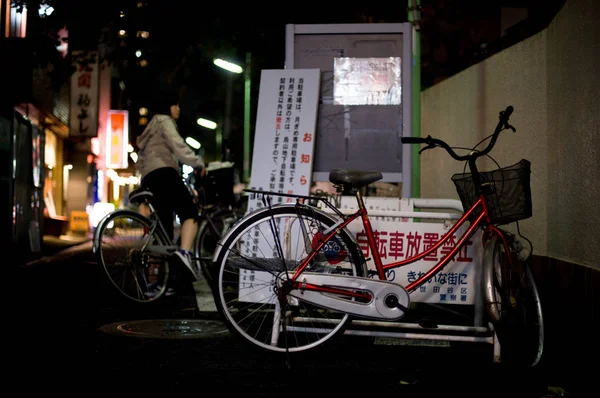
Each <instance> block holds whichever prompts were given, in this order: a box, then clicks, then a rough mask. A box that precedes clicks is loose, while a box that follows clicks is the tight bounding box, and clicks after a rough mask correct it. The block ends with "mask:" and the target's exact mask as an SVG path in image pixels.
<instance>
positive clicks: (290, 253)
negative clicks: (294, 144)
mask: <svg viewBox="0 0 600 398" xmlns="http://www.w3.org/2000/svg"><path fill="white" fill-rule="evenodd" d="M272 220H275V221H276V222H277V226H278V229H276V232H277V233H276V234H275V231H273V230H271V229H270V228H271V226H272V225H271V223H270V222H271V221H272ZM337 221H338V220H336V219H335V218H334V217H333V216H331V215H328V214H326V213H324V212H322V211H320V210H318V209H316V208H312V207H309V206H305V205H288V204H279V205H275V206H272V207H271V208H263V209H259V210H256V211H254V212H252V213H250V214H248V215H247V216H246V217H244V218H243V219H242V220H241V221H240V222H239V223H238V224H237V225H236V226H235V227H234V228H232V229H231V230H230V231H229V233H228V234H227V236H226V237H225V238H224V239H223V245H222V247H220V248H218V251H217V253H216V254H215V258H216V261H215V262H216V265H217V267H218V272H217V275H216V276H217V278H216V279H215V282H216V284H215V303H216V306H217V309H218V310H219V312H220V314H221V316H222V318H223V319H224V322H225V324H226V325H227V326H228V327H229V329H230V331H231V332H232V335H234V336H238V337H242V338H244V339H246V340H247V341H249V342H250V343H252V344H253V345H254V346H256V347H260V348H262V349H266V350H269V351H273V352H276V353H294V352H301V351H306V350H310V349H314V348H316V347H318V346H320V345H322V344H324V343H325V342H327V341H330V340H333V339H332V337H334V336H336V335H341V334H343V332H344V330H345V329H346V327H347V326H348V325H349V323H350V322H351V317H350V316H349V315H348V314H345V313H340V312H337V311H333V310H329V309H325V308H321V307H317V306H315V305H312V304H309V303H306V302H303V301H302V300H301V299H297V298H293V297H291V296H287V298H286V301H285V304H284V307H285V308H284V309H280V308H278V307H279V306H280V305H279V303H280V302H279V301H278V300H277V296H276V293H275V291H274V289H273V287H274V285H275V279H276V278H275V277H273V276H272V275H274V274H276V273H277V270H276V269H270V270H269V272H265V271H264V270H265V269H266V268H260V269H258V270H256V269H255V270H252V271H249V270H248V269H245V268H244V267H245V266H246V265H247V264H246V265H244V264H242V265H241V266H238V265H239V261H237V263H236V260H242V263H243V262H244V259H243V258H242V257H240V256H239V255H238V254H240V252H239V249H238V247H242V246H244V245H245V244H246V242H249V241H248V238H250V241H251V242H252V244H253V245H256V246H255V247H254V248H251V249H252V250H253V251H254V252H256V250H258V249H260V248H266V247H267V246H268V249H269V250H272V249H273V247H272V244H273V243H275V242H276V241H277V240H278V239H275V238H273V237H275V236H277V237H278V238H279V237H281V236H282V235H283V236H284V238H285V239H284V242H283V244H282V246H281V248H282V250H279V251H278V252H279V253H281V252H283V249H285V253H284V254H285V255H284V260H285V261H282V259H281V257H275V256H274V257H265V258H263V260H264V262H269V263H271V262H272V261H275V262H276V264H277V266H278V267H280V269H281V268H283V264H284V262H285V264H286V268H287V264H291V263H292V262H293V261H294V260H300V259H301V258H303V257H304V256H305V255H306V254H305V253H306V249H307V244H309V245H310V246H311V247H312V245H313V244H314V242H315V240H314V239H315V236H313V235H312V233H316V234H318V233H319V232H320V231H322V230H325V229H328V228H331V227H332V226H334V225H335V224H336V222H337ZM282 225H284V226H285V227H286V228H285V229H282V228H281V226H282ZM303 226H304V229H303ZM294 228H295V229H294ZM269 233H271V237H269V236H268V235H269ZM249 234H253V235H254V237H249ZM257 234H258V235H257ZM261 234H263V235H262V236H264V237H265V241H264V242H261V241H257V238H256V236H259V237H260V236H261ZM271 238H273V242H271V241H270V240H269V239H271ZM296 238H298V239H296ZM307 238H308V239H310V241H309V240H308V239H307ZM244 250H246V249H244ZM246 251H247V250H246ZM242 254H243V253H242ZM294 255H295V256H294ZM257 259H258V260H260V258H259V257H254V258H252V262H253V263H254V264H256V262H255V261H256V260H257ZM272 259H275V260H272ZM236 267H238V268H236ZM261 270H263V271H262V272H261ZM308 270H309V271H310V272H326V273H340V274H345V275H354V276H366V274H367V270H366V262H365V259H364V256H363V254H362V251H361V249H360V247H359V246H358V244H357V243H356V241H355V240H354V238H353V236H352V235H350V233H349V232H348V231H347V230H346V229H343V230H340V231H338V234H337V235H336V237H335V239H332V240H330V242H329V245H326V246H324V247H323V248H321V250H320V251H319V253H317V255H316V256H315V257H314V258H313V260H312V262H311V264H310V268H309V269H308ZM246 278H247V279H246ZM261 279H262V280H261ZM261 282H264V285H261ZM255 286H256V287H255ZM240 291H241V293H240ZM282 314H283V316H281V315H282ZM274 325H275V326H274ZM263 326H264V327H263ZM288 335H289V336H288Z"/></svg>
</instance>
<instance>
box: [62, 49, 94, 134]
mask: <svg viewBox="0 0 600 398" xmlns="http://www.w3.org/2000/svg"><path fill="white" fill-rule="evenodd" d="M73 64H74V67H75V72H74V73H73V75H72V76H71V104H70V105H71V106H70V110H69V112H70V123H69V125H70V126H69V127H70V133H69V134H70V136H71V137H96V136H97V135H98V75H99V73H98V53H97V52H95V51H90V52H84V51H74V52H73Z"/></svg>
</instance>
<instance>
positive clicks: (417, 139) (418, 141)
mask: <svg viewBox="0 0 600 398" xmlns="http://www.w3.org/2000/svg"><path fill="white" fill-rule="evenodd" d="M400 142H402V143H403V144H426V143H427V141H426V140H425V138H423V137H401V138H400Z"/></svg>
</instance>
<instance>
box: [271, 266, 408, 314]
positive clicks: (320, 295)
mask: <svg viewBox="0 0 600 398" xmlns="http://www.w3.org/2000/svg"><path fill="white" fill-rule="evenodd" d="M286 280H287V277H286V276H285V274H281V275H279V277H278V278H277V285H278V287H282V285H283V284H285V283H286ZM297 282H299V283H300V288H299V289H292V290H291V291H290V292H289V295H290V296H292V297H294V298H297V299H299V300H302V301H305V302H308V303H311V304H314V305H317V306H320V307H324V308H328V309H331V310H336V311H341V312H344V313H347V314H352V315H356V316H360V317H364V318H372V319H378V320H388V321H392V320H397V319H400V318H402V317H403V316H404V315H405V313H406V310H407V309H408V308H409V307H410V295H409V294H408V292H407V291H406V289H404V288H403V287H402V286H400V285H398V284H396V283H392V282H388V281H380V280H378V279H368V278H361V277H354V276H345V275H332V274H320V273H312V272H306V273H303V274H302V276H301V277H300V278H299V279H298V281H297ZM305 284H310V285H317V286H322V287H337V288H343V289H350V290H351V291H355V292H368V293H369V294H370V295H371V300H370V301H369V302H362V301H358V300H356V299H355V300H352V299H351V298H350V297H349V296H343V295H340V294H334V293H328V292H317V291H313V290H307V289H303V288H302V286H303V285H305Z"/></svg>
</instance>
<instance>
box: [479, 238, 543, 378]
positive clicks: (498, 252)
mask: <svg viewBox="0 0 600 398" xmlns="http://www.w3.org/2000/svg"><path fill="white" fill-rule="evenodd" d="M483 277H484V281H485V284H484V286H485V299H486V304H487V306H486V309H487V313H488V317H489V318H490V320H491V321H492V323H493V324H494V326H495V329H496V331H497V334H498V340H499V342H500V355H501V361H502V362H504V363H506V364H508V365H510V366H516V367H533V366H536V365H537V364H538V363H539V361H540V360H541V357H542V354H543V349H544V318H543V314H542V305H541V301H540V296H539V293H538V289H537V286H536V283H535V280H534V278H533V273H532V272H531V268H530V266H529V264H528V263H527V262H523V261H521V260H519V258H518V256H517V255H516V253H515V252H514V250H513V249H512V247H511V246H509V250H508V251H507V250H506V247H505V245H504V242H503V241H502V239H499V238H498V237H493V238H491V239H490V241H489V242H488V243H487V244H486V247H485V251H484V274H483Z"/></svg>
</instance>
